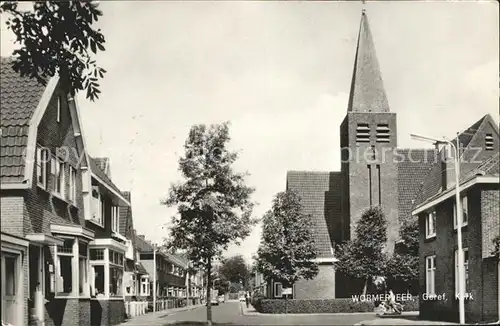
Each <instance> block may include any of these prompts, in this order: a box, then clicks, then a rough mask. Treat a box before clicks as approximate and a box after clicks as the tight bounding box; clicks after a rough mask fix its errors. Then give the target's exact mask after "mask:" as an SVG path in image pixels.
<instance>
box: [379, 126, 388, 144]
mask: <svg viewBox="0 0 500 326" xmlns="http://www.w3.org/2000/svg"><path fill="white" fill-rule="evenodd" d="M390 137H391V129H389V124H387V123H379V124H377V143H388V142H390V141H391V139H390Z"/></svg>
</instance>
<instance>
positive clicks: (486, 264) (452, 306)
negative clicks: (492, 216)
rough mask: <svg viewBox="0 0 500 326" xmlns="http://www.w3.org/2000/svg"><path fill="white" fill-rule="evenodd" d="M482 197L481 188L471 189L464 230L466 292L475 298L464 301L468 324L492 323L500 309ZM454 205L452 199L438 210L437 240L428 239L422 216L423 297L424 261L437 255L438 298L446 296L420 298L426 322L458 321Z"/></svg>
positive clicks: (422, 283)
mask: <svg viewBox="0 0 500 326" xmlns="http://www.w3.org/2000/svg"><path fill="white" fill-rule="evenodd" d="M483 193H484V192H483V191H481V190H480V189H479V188H475V189H469V191H468V192H467V197H468V214H469V215H468V225H467V226H465V227H463V228H462V239H463V248H467V249H468V256H469V285H468V288H467V289H466V292H467V293H470V294H471V295H472V297H473V299H472V300H465V314H466V321H467V322H479V321H484V320H485V319H488V318H490V319H491V317H489V316H491V315H492V314H494V313H495V312H496V311H497V309H498V308H497V299H495V296H496V295H497V291H498V290H497V289H498V283H496V282H497V276H495V273H496V267H495V266H494V264H493V265H492V262H490V261H488V260H484V259H483V241H482V234H483V232H484V231H483V225H484V224H483V218H482V217H481V215H482V206H484V205H482V204H481V202H482V200H483V199H482V198H483V197H484V196H483V195H482V194H483ZM454 202H455V199H454V197H452V198H450V199H448V200H446V201H445V202H443V203H441V204H439V205H437V206H436V207H435V208H436V237H435V238H432V239H425V214H421V215H420V216H419V227H420V293H425V292H426V270H425V257H427V256H430V255H436V274H435V287H436V288H435V290H436V294H438V295H439V294H444V295H445V298H446V300H435V301H425V300H423V298H422V297H421V299H420V300H421V301H420V315H421V316H422V317H423V318H427V319H440V320H449V321H458V317H459V315H458V300H456V298H455V250H456V249H457V247H458V243H457V232H456V230H455V229H454V227H453V205H454ZM497 218H498V215H497ZM491 272H493V273H491ZM492 298H493V299H494V300H492ZM497 298H498V297H497Z"/></svg>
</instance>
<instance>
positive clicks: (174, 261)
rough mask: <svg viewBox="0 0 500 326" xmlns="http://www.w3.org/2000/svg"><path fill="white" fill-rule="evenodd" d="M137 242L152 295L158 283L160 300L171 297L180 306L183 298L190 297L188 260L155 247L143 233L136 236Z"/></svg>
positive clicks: (157, 288) (140, 259) (157, 293)
mask: <svg viewBox="0 0 500 326" xmlns="http://www.w3.org/2000/svg"><path fill="white" fill-rule="evenodd" d="M136 244H137V250H138V253H137V254H138V256H139V262H140V263H141V265H142V266H144V268H145V270H146V271H147V273H148V275H149V280H150V281H149V284H150V290H149V291H150V296H153V294H154V290H153V286H154V285H156V296H157V298H158V299H159V300H163V299H171V302H172V303H171V304H173V305H174V306H178V305H179V304H180V301H181V300H182V301H184V300H186V299H187V298H188V297H189V292H188V285H189V279H188V261H187V260H185V259H184V258H182V257H179V256H177V255H173V254H169V253H166V252H163V251H162V250H159V249H158V248H156V249H155V248H154V247H153V244H152V243H151V242H150V241H148V240H146V238H145V236H143V235H139V236H138V237H137V238H136ZM155 267H156V272H155ZM155 280H156V282H155ZM186 303H187V302H186ZM169 308H171V307H169Z"/></svg>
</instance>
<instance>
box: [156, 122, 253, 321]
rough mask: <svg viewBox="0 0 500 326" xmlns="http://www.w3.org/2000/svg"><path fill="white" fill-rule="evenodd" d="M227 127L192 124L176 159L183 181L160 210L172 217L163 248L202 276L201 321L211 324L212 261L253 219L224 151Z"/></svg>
mask: <svg viewBox="0 0 500 326" xmlns="http://www.w3.org/2000/svg"><path fill="white" fill-rule="evenodd" d="M229 140H230V137H229V125H228V123H223V124H221V125H211V126H210V127H207V126H205V125H195V126H193V127H192V128H191V130H190V132H189V136H188V138H187V140H186V142H185V145H184V148H185V154H184V156H183V157H181V158H180V159H179V170H180V171H181V173H182V176H183V178H184V181H183V182H181V183H176V184H172V185H171V187H170V193H169V195H168V197H167V198H166V199H165V200H164V201H163V202H162V204H164V205H168V206H177V214H176V215H175V216H173V217H172V226H171V228H170V238H169V240H170V241H169V247H171V248H178V249H181V250H184V251H185V253H186V255H187V257H189V260H190V261H191V262H192V263H193V264H194V266H196V267H199V268H202V269H203V271H204V272H205V275H207V284H208V285H209V286H208V289H207V304H208V308H207V321H208V324H209V325H211V324H212V309H211V305H210V286H211V285H212V274H213V272H212V260H213V259H217V258H221V257H222V252H223V251H224V250H226V249H227V248H228V245H229V244H230V243H232V242H234V243H236V244H240V241H241V240H242V239H243V238H245V237H247V236H248V235H249V234H250V231H251V229H252V227H253V226H254V225H255V224H256V223H257V220H256V219H254V218H252V216H251V214H252V208H253V206H254V204H253V202H251V200H250V197H251V194H252V193H253V191H254V189H253V188H250V187H248V186H246V185H245V176H246V175H247V174H246V173H245V174H242V173H236V172H234V171H233V168H232V164H233V163H234V162H235V161H236V159H237V157H238V155H237V153H235V152H232V151H230V150H229V149H228V148H227V144H228V142H229Z"/></svg>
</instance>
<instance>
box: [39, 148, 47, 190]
mask: <svg viewBox="0 0 500 326" xmlns="http://www.w3.org/2000/svg"><path fill="white" fill-rule="evenodd" d="M48 163H49V151H48V150H47V149H46V148H42V147H37V148H36V176H37V182H38V185H39V186H40V187H42V188H43V189H47V164H48Z"/></svg>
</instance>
